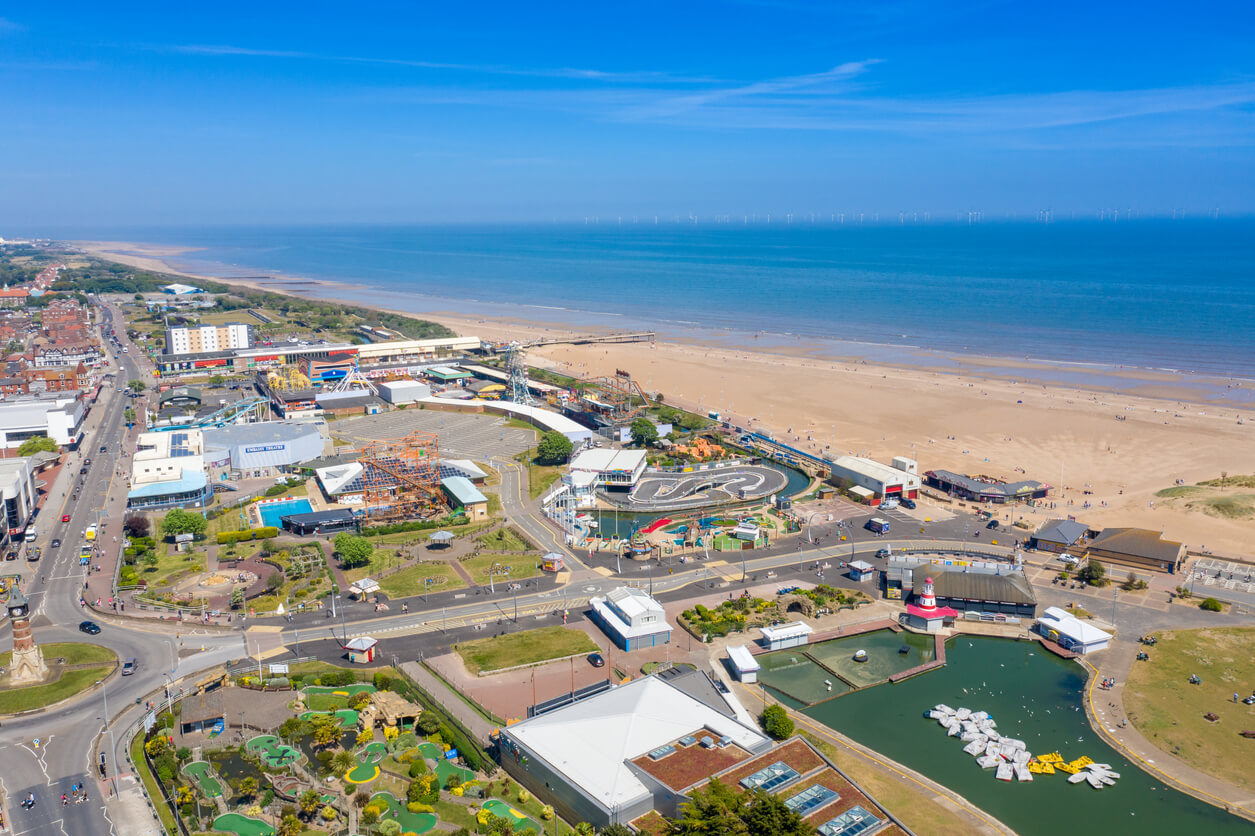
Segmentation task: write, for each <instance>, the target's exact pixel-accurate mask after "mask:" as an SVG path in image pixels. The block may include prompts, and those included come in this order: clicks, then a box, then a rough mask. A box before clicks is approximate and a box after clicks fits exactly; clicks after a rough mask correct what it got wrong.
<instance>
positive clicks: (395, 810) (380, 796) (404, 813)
mask: <svg viewBox="0 0 1255 836" xmlns="http://www.w3.org/2000/svg"><path fill="white" fill-rule="evenodd" d="M370 803H371V804H373V805H375V806H376V807H383V806H385V805H386V806H387V808H388V809H387V812H385V813H384V814H383V815H382V816H380V817H379V818H380V819H381V820H382V819H386V818H393V819H396V820H397V822H399V823H400V825H401V832H402V833H426V832H427V831H428V830H431V829H432V828H433V827H435V826H436V817H435V815H434V814H432V813H411V812H410V811H409V810H407V809H405V805H404V804H402V803H401V802H400V801H398V800H397V797H396V796H394V795H393V794H392V793H390V792H380V793H375V794H374V795H372V796H371V797H370ZM529 821H530V819H529Z"/></svg>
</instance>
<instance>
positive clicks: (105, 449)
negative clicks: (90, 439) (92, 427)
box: [100, 444, 109, 453]
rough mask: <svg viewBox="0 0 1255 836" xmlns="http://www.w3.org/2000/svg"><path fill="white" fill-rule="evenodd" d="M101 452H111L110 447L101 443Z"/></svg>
mask: <svg viewBox="0 0 1255 836" xmlns="http://www.w3.org/2000/svg"><path fill="white" fill-rule="evenodd" d="M100 452H102V453H108V452H109V448H108V447H106V446H105V445H103V444H102V445H100Z"/></svg>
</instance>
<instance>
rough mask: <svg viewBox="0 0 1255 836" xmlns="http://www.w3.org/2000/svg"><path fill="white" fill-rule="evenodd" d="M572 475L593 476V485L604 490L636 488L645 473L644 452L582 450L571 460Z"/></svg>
mask: <svg viewBox="0 0 1255 836" xmlns="http://www.w3.org/2000/svg"><path fill="white" fill-rule="evenodd" d="M570 468H571V475H572V477H574V476H575V474H577V473H591V474H593V484H594V485H596V486H598V487H604V488H626V489H631V488H632V487H634V486H635V485H636V483H637V481H638V480H640V478H641V474H642V473H644V472H645V451H644V450H610V449H605V450H603V449H593V450H582V451H580V452H579V453H577V454H576V455H575V458H573V459H571V465H570Z"/></svg>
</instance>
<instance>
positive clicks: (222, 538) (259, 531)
mask: <svg viewBox="0 0 1255 836" xmlns="http://www.w3.org/2000/svg"><path fill="white" fill-rule="evenodd" d="M278 536H279V529H277V528H275V527H274V526H273V525H267V526H263V527H262V528H250V529H248V530H247V531H220V532H218V544H219V545H221V544H223V543H243V542H245V541H248V540H267V539H269V538H271V537H278Z"/></svg>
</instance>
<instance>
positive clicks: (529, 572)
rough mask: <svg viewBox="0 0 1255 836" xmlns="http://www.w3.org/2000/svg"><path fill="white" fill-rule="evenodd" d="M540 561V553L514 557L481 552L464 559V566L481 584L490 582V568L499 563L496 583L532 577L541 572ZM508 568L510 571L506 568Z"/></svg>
mask: <svg viewBox="0 0 1255 836" xmlns="http://www.w3.org/2000/svg"><path fill="white" fill-rule="evenodd" d="M539 563H540V555H539V554H521V555H519V556H518V557H514V556H512V555H508V554H481V555H479V556H477V557H472V558H469V559H467V560H463V561H462V568H463V569H465V570H466V571H467V572H469V573H470V575H471V577H472V578H473V579H474V580H475V581H477V582H478V583H480V584H487V583H488V570H489V569H491V568H492V567H493V565H494V564H496V565H497V570H496V574H495V575H494V577H495V578H496V580H495V581H494V582H495V583H509V582H510V581H521V580H523V579H524V578H530V577H533V576H535V575H538V574H540V569H539V568H538V567H537V564H539ZM506 568H508V569H509V570H510V571H509V572H508V573H506V572H504V570H505V569H506Z"/></svg>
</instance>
